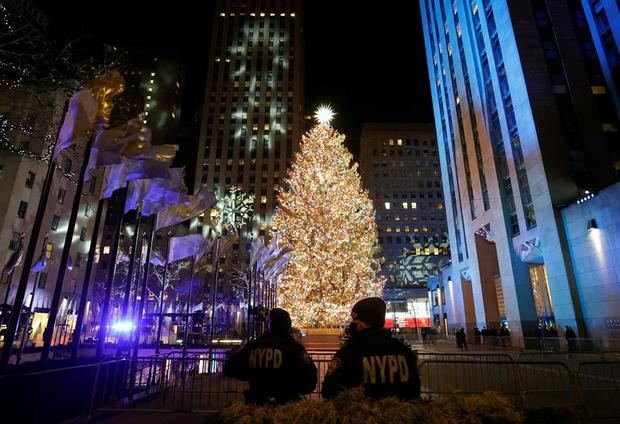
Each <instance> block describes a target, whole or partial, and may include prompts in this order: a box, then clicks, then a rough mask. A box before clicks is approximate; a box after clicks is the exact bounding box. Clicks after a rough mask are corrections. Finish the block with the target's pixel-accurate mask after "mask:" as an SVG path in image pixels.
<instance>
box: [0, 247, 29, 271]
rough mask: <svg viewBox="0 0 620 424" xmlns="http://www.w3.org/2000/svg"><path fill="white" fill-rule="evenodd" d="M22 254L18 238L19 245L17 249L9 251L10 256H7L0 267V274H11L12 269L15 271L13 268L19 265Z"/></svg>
mask: <svg viewBox="0 0 620 424" xmlns="http://www.w3.org/2000/svg"><path fill="white" fill-rule="evenodd" d="M23 254H24V251H23V249H22V243H21V240H20V242H19V247H18V248H17V250H15V251H14V252H13V253H11V256H9V260H8V261H6V264H5V265H4V268H2V275H5V276H8V275H11V274H12V273H13V271H15V268H17V267H18V266H19V265H21V263H22V257H23Z"/></svg>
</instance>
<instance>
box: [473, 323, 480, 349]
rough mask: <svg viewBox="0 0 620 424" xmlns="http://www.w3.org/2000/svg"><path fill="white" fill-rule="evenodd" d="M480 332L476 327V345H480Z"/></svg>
mask: <svg viewBox="0 0 620 424" xmlns="http://www.w3.org/2000/svg"><path fill="white" fill-rule="evenodd" d="M480 336H481V333H480V330H479V329H478V327H474V344H476V345H479V344H480Z"/></svg>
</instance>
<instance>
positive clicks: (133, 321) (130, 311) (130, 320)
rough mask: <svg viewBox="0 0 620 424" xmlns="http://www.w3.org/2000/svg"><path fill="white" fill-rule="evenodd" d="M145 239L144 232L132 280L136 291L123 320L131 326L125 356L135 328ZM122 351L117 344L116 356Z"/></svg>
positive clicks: (129, 348)
mask: <svg viewBox="0 0 620 424" xmlns="http://www.w3.org/2000/svg"><path fill="white" fill-rule="evenodd" d="M146 239H147V236H146V232H144V233H142V237H141V240H142V242H141V243H139V244H140V247H139V250H140V255H139V257H138V264H137V265H138V266H137V269H136V278H135V279H133V280H135V288H136V289H135V293H134V296H133V300H131V301H130V303H131V307H129V305H127V318H125V319H124V320H125V322H127V323H131V324H132V326H131V330H130V332H129V339H128V340H127V342H128V343H127V345H128V347H127V356H130V355H131V349H132V340H133V333H134V331H135V330H134V328H133V327H134V326H135V324H136V319H137V316H136V306H137V303H138V290H139V288H140V287H141V283H140V278H141V277H142V265H143V263H142V252H143V251H144V241H145V240H146ZM137 250H138V248H136V251H137ZM134 265H135V264H134ZM131 287H132V289H133V287H134V284H132V285H131ZM132 291H133V290H131V291H130V294H129V298H131V292H132ZM130 317H131V318H130ZM122 350H123V348H122V346H121V344H119V345H118V347H117V351H116V354H117V355H119V356H120V354H121V353H122Z"/></svg>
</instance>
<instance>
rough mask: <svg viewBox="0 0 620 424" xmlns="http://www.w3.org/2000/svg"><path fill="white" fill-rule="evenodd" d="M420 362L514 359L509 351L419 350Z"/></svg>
mask: <svg viewBox="0 0 620 424" xmlns="http://www.w3.org/2000/svg"><path fill="white" fill-rule="evenodd" d="M417 354H418V362H421V361H431V360H438V361H500V362H501V361H512V360H513V359H512V357H511V356H510V355H509V354H507V353H462V352H455V353H436V352H424V351H418V352H417Z"/></svg>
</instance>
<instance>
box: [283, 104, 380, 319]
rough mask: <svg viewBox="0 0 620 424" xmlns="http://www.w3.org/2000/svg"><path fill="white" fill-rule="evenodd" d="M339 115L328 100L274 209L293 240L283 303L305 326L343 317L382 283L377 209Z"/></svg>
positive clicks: (285, 239) (287, 241)
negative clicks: (338, 126) (339, 127)
mask: <svg viewBox="0 0 620 424" xmlns="http://www.w3.org/2000/svg"><path fill="white" fill-rule="evenodd" d="M332 117H333V112H332V110H331V109H330V108H329V107H321V108H319V111H317V113H316V115H315V118H316V119H317V120H318V122H319V123H318V125H316V126H315V127H314V128H312V129H311V130H310V131H309V132H308V133H307V134H306V135H304V136H303V138H302V142H301V146H300V150H299V152H298V153H297V155H296V157H295V160H294V163H293V165H292V169H291V170H289V173H288V178H287V180H286V181H285V184H284V187H285V188H284V189H282V190H281V191H280V193H279V195H278V201H279V207H278V209H277V210H276V213H275V216H274V227H275V229H277V231H279V232H280V233H281V242H283V243H284V244H290V245H292V246H293V248H294V256H293V259H292V260H291V261H290V263H289V265H288V269H287V272H286V274H285V276H284V279H283V280H282V282H281V284H280V286H279V288H278V303H279V306H281V307H282V308H284V309H287V310H288V311H289V312H290V314H291V317H292V318H293V323H294V325H296V326H298V327H302V328H309V327H313V328H321V327H330V326H334V325H342V324H344V323H346V322H347V321H348V320H349V319H350V313H351V307H352V306H353V304H354V303H355V302H356V301H358V300H359V299H362V298H364V297H368V296H378V295H381V292H382V290H383V282H382V281H381V280H379V279H378V278H377V271H378V270H379V260H378V259H377V257H376V253H377V252H378V244H377V227H376V224H375V211H374V208H373V205H372V201H371V199H370V197H369V195H368V192H367V191H366V190H365V189H364V188H362V184H361V181H360V176H359V174H358V172H357V166H358V165H357V164H356V163H354V162H353V156H352V155H351V153H350V152H349V151H348V150H347V149H346V147H345V146H344V144H343V142H344V139H345V137H344V136H343V135H341V134H339V133H338V132H337V131H336V130H334V129H333V128H332V127H331V126H330V120H331V118H332Z"/></svg>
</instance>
